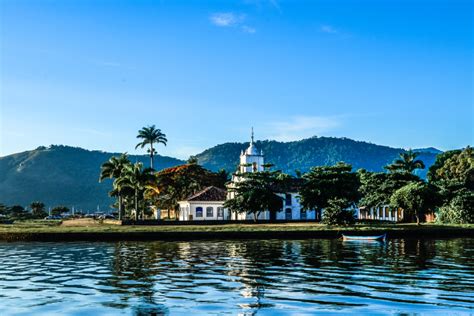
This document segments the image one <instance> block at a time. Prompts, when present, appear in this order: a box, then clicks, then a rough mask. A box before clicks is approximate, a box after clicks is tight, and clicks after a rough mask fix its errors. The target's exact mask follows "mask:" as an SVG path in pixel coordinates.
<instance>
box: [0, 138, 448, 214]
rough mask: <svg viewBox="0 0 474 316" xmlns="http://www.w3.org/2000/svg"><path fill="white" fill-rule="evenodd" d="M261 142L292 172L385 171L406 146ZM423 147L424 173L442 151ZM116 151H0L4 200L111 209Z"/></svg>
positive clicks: (213, 163)
mask: <svg viewBox="0 0 474 316" xmlns="http://www.w3.org/2000/svg"><path fill="white" fill-rule="evenodd" d="M256 145H257V147H258V149H259V150H262V152H263V154H264V155H265V158H266V161H268V162H270V163H273V164H274V168H275V169H279V170H282V171H283V172H285V173H290V174H295V173H296V171H301V172H306V171H308V170H309V169H310V168H311V167H313V166H318V165H333V164H335V163H337V162H339V161H345V162H347V163H350V164H352V166H353V168H354V170H357V169H359V168H364V169H367V170H369V171H382V170H383V166H385V165H387V164H388V163H390V162H392V161H393V159H394V158H396V157H397V155H398V154H399V153H400V152H402V151H403V149H401V148H392V147H388V146H381V145H375V144H371V143H367V142H361V141H354V140H351V139H348V138H332V137H312V138H308V139H303V140H300V141H293V142H278V141H272V140H265V141H258V142H256ZM247 146H248V143H225V144H220V145H217V146H214V147H212V148H209V149H207V150H205V151H203V152H202V153H200V154H198V155H196V158H197V159H198V162H199V164H201V165H203V166H204V167H206V168H208V169H210V170H213V171H217V170H220V169H225V170H226V171H228V172H233V171H235V169H236V166H237V164H238V161H239V155H240V153H241V151H242V150H244V149H245V148H246V147H247ZM418 151H419V152H420V156H419V157H420V159H422V160H423V161H424V163H425V165H426V169H425V170H421V171H420V173H419V175H420V176H422V177H424V176H425V175H426V171H427V169H428V168H429V166H430V165H431V164H432V163H433V162H434V159H435V157H436V153H438V152H439V151H438V150H437V149H435V148H427V149H421V150H418ZM113 155H118V153H107V152H102V151H90V150H86V149H82V148H77V147H69V146H62V145H52V146H49V147H38V148H36V149H34V150H31V151H25V152H21V153H16V154H12V155H8V156H4V157H0V203H3V204H7V205H13V204H18V205H22V206H26V205H28V204H29V203H31V202H32V201H42V202H44V203H45V204H46V205H47V206H50V207H53V206H56V205H65V206H68V207H70V208H72V207H73V206H74V207H75V209H77V210H83V211H95V210H96V209H98V208H99V209H101V210H108V209H109V208H110V205H111V204H112V203H113V200H112V199H111V198H110V197H109V196H108V191H109V190H110V187H111V182H110V180H106V181H104V182H102V183H99V182H98V178H99V171H100V166H101V164H102V163H103V162H105V161H106V160H108V159H109V158H110V157H111V156H113ZM130 160H131V161H132V162H135V161H140V162H143V163H144V165H145V166H148V165H149V157H148V156H147V155H131V156H130ZM183 163H185V161H183V160H180V159H176V158H172V157H166V156H160V155H157V156H156V157H155V168H156V169H157V170H160V169H163V168H167V167H171V166H175V165H179V164H183Z"/></svg>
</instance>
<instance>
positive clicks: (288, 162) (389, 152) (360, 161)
mask: <svg viewBox="0 0 474 316" xmlns="http://www.w3.org/2000/svg"><path fill="white" fill-rule="evenodd" d="M248 145H249V143H225V144H221V145H217V146H215V147H212V148H209V149H207V150H205V151H204V152H202V153H201V154H199V155H197V156H196V158H198V161H199V163H200V164H201V165H203V166H204V167H206V168H208V169H211V170H214V171H216V170H219V169H220V168H224V169H225V170H227V171H229V172H234V171H235V170H236V167H237V165H238V163H239V155H240V152H241V151H242V150H245V149H246V148H247V147H248ZM256 145H257V148H258V149H259V150H262V151H263V153H264V155H265V162H268V163H272V164H274V165H275V168H277V169H280V170H282V171H283V172H286V173H290V174H294V173H295V171H296V170H299V171H301V172H305V171H308V170H309V169H310V168H311V167H313V166H320V165H333V164H335V163H337V162H339V161H344V162H347V163H350V164H352V166H353V168H354V169H355V170H357V169H359V168H364V169H367V170H369V171H383V166H385V165H387V164H389V163H391V162H392V161H393V160H394V159H395V158H396V157H397V156H398V154H399V153H401V152H403V151H404V149H402V148H392V147H388V146H380V145H375V144H371V143H367V142H361V141H355V140H352V139H348V138H334V137H312V138H308V139H303V140H299V141H294V142H277V141H273V140H265V141H257V142H256ZM434 150H436V149H435V148H428V149H426V150H423V149H421V150H418V152H419V153H420V156H419V158H420V159H422V160H423V161H424V162H425V164H426V166H427V168H428V167H429V166H430V165H432V164H433V162H434V160H435V157H436V154H437V153H436V152H433V151H434ZM427 168H426V169H425V170H422V171H420V172H419V176H421V177H425V176H426V172H427Z"/></svg>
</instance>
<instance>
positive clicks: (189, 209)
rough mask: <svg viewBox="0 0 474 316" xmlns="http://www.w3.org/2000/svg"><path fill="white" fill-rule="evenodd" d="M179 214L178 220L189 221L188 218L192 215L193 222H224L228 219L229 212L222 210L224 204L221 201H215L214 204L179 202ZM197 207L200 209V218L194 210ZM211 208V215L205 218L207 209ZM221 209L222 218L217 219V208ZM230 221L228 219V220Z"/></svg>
mask: <svg viewBox="0 0 474 316" xmlns="http://www.w3.org/2000/svg"><path fill="white" fill-rule="evenodd" d="M179 207H180V212H179V220H181V221H183V220H186V221H187V220H190V216H189V215H192V220H194V221H207V220H225V219H228V214H229V211H228V210H227V209H224V202H223V201H216V202H199V201H191V202H188V201H183V202H179ZM198 207H201V208H202V217H197V216H196V209H197V208H198ZM208 207H211V208H212V215H213V216H207V208H208ZM218 207H222V208H223V211H224V212H223V215H224V216H223V217H217V208H218ZM229 219H230V218H229Z"/></svg>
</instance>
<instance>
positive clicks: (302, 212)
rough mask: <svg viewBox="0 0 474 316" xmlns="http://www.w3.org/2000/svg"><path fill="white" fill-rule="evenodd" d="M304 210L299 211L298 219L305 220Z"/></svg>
mask: <svg viewBox="0 0 474 316" xmlns="http://www.w3.org/2000/svg"><path fill="white" fill-rule="evenodd" d="M306 217H307V216H306V210H303V209H302V210H300V219H306Z"/></svg>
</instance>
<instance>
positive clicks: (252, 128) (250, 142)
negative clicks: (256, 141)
mask: <svg viewBox="0 0 474 316" xmlns="http://www.w3.org/2000/svg"><path fill="white" fill-rule="evenodd" d="M251 140H252V141H251V142H250V143H251V144H253V126H252V137H251Z"/></svg>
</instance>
